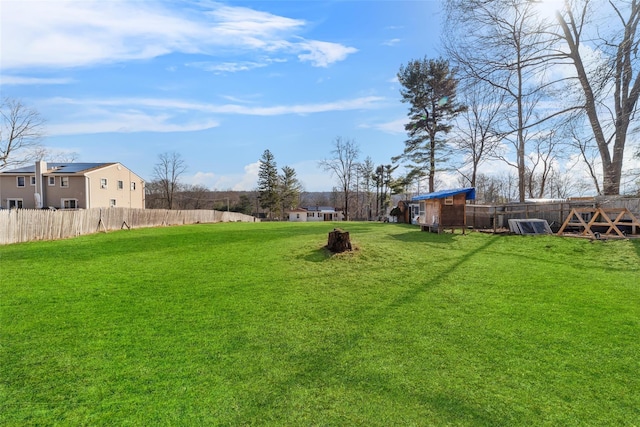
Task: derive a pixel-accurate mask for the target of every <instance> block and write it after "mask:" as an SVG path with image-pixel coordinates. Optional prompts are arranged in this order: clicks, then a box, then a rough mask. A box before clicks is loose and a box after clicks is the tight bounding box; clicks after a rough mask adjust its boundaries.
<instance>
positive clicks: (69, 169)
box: [0, 161, 144, 209]
mask: <svg viewBox="0 0 640 427" xmlns="http://www.w3.org/2000/svg"><path fill="white" fill-rule="evenodd" d="M0 206H2V207H3V208H7V209H14V208H17V209H20V208H24V209H40V208H47V207H51V208H56V209H89V208H99V207H104V208H106V207H127V208H140V209H142V208H144V181H143V180H142V178H140V177H139V176H138V175H136V174H135V173H133V172H132V171H130V170H129V169H127V168H126V167H124V166H123V165H121V164H120V163H47V162H44V161H39V162H36V163H35V164H34V165H32V166H26V167H22V168H18V169H13V170H8V171H1V172H0Z"/></svg>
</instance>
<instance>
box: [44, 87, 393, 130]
mask: <svg viewBox="0 0 640 427" xmlns="http://www.w3.org/2000/svg"><path fill="white" fill-rule="evenodd" d="M382 100H383V98H380V97H375V96H369V97H362V98H354V99H344V100H338V101H333V102H327V103H319V104H297V105H279V106H270V107H259V106H258V107H256V106H248V105H240V104H238V103H236V104H222V105H218V104H207V103H198V102H192V101H183V100H178V99H163V98H109V99H72V98H51V99H49V100H47V101H43V102H42V103H41V105H43V106H48V107H50V108H55V109H61V108H71V109H75V110H76V112H75V113H73V114H71V115H65V117H74V118H73V119H70V120H69V121H68V122H66V123H51V124H49V125H48V126H47V132H48V133H49V134H50V135H72V134H82V133H88V134H92V133H103V132H143V131H147V132H186V131H197V130H203V129H210V128H213V127H217V126H219V122H218V121H217V120H213V119H211V118H202V119H199V120H194V119H191V120H187V121H180V124H177V122H178V120H179V119H183V118H184V115H185V114H189V115H193V114H195V113H199V114H202V115H203V116H205V117H206V116H208V115H211V114H238V115H250V116H276V115H285V114H313V113H322V112H329V111H347V110H360V109H371V108H376V107H377V105H378V103H379V101H382Z"/></svg>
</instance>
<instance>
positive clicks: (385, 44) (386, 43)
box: [382, 39, 401, 46]
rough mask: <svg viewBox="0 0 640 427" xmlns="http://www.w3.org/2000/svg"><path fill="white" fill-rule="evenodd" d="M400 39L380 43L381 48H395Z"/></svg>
mask: <svg viewBox="0 0 640 427" xmlns="http://www.w3.org/2000/svg"><path fill="white" fill-rule="evenodd" d="M400 41H401V40H400V39H389V40H385V41H383V42H382V45H383V46H395V45H397V44H398V43H400Z"/></svg>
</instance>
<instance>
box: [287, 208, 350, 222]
mask: <svg viewBox="0 0 640 427" xmlns="http://www.w3.org/2000/svg"><path fill="white" fill-rule="evenodd" d="M286 214H287V216H288V218H289V221H290V222H314V221H315V222H318V221H342V220H343V215H342V211H341V210H336V209H335V208H332V207H329V206H311V207H306V208H296V209H292V210H289V211H287V212H286Z"/></svg>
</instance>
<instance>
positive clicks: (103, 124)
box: [47, 110, 219, 136]
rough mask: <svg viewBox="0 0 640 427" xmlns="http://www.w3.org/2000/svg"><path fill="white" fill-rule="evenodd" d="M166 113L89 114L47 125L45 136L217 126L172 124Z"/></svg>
mask: <svg viewBox="0 0 640 427" xmlns="http://www.w3.org/2000/svg"><path fill="white" fill-rule="evenodd" d="M172 120H174V117H173V116H171V115H169V114H149V113H145V112H142V111H122V112H112V111H106V110H103V111H99V112H96V111H91V112H89V113H87V114H86V115H84V116H83V117H82V118H80V119H77V120H75V121H70V122H67V123H52V124H48V125H47V134H48V135H55V136H59V135H82V134H96V133H109V132H116V133H132V132H191V131H199V130H204V129H211V128H214V127H217V126H219V123H218V122H216V121H214V120H202V121H187V122H180V123H174V122H173V121H172Z"/></svg>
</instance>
